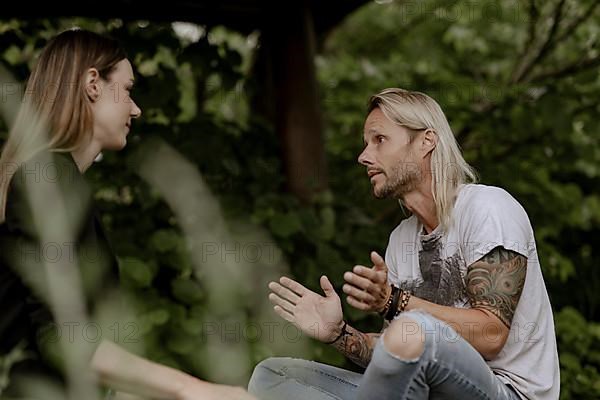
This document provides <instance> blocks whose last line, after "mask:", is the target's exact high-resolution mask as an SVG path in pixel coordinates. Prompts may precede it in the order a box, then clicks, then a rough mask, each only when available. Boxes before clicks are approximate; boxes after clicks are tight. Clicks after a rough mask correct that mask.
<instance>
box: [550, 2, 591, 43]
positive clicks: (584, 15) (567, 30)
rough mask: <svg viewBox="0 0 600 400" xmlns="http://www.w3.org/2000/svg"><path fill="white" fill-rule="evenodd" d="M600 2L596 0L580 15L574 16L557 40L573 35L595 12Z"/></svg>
mask: <svg viewBox="0 0 600 400" xmlns="http://www.w3.org/2000/svg"><path fill="white" fill-rule="evenodd" d="M599 4H600V0H595V1H594V2H593V3H592V4H590V6H589V7H588V8H587V9H586V10H585V11H584V12H583V13H582V14H581V15H579V16H578V17H576V18H574V19H573V20H572V21H571V23H570V24H569V25H567V27H566V28H565V30H564V31H563V32H562V33H561V34H560V35H559V36H557V37H556V42H557V43H558V42H561V41H563V40H564V39H566V38H568V37H569V36H571V34H572V33H573V32H574V31H575V29H577V28H578V27H579V26H580V25H581V24H582V23H583V22H584V21H585V20H586V19H588V18H589V17H591V16H592V14H594V11H595V9H596V7H598V5H599Z"/></svg>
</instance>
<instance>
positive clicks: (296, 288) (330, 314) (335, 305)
mask: <svg viewBox="0 0 600 400" xmlns="http://www.w3.org/2000/svg"><path fill="white" fill-rule="evenodd" d="M320 283H321V288H322V289H323V292H324V293H325V296H321V295H319V294H317V293H315V292H313V291H311V290H309V289H307V288H305V287H304V286H302V285H301V284H299V283H298V282H296V281H293V280H291V279H290V278H286V277H285V276H284V277H281V279H279V283H277V282H271V283H269V289H271V290H272V291H273V293H270V294H269V300H271V303H273V304H274V305H275V307H274V310H275V312H276V313H277V314H279V316H280V317H282V318H283V319H285V320H286V321H289V322H291V323H292V324H294V325H295V326H296V327H298V328H299V329H300V330H301V331H302V332H304V333H306V334H307V335H309V336H310V337H313V338H315V339H317V340H320V341H321V342H330V341H332V340H334V339H335V338H336V337H337V336H338V334H339V333H340V332H341V330H342V324H343V314H342V303H341V301H340V297H339V296H338V295H337V293H336V292H335V290H334V289H333V286H332V285H331V282H329V279H327V277H326V276H325V275H323V276H322V277H321V281H320Z"/></svg>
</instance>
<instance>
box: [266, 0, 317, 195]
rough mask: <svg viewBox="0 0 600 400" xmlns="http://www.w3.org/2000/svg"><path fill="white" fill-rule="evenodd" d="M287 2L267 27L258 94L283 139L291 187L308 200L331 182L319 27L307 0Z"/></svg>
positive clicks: (284, 157) (296, 193) (292, 190)
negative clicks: (261, 90) (320, 74)
mask: <svg viewBox="0 0 600 400" xmlns="http://www.w3.org/2000/svg"><path fill="white" fill-rule="evenodd" d="M281 4H282V5H281V6H278V7H279V8H278V9H277V10H275V11H274V12H273V13H272V14H271V15H272V16H271V17H270V21H269V23H268V26H266V27H265V28H264V29H263V31H262V37H261V47H262V48H261V53H260V55H259V57H260V58H262V59H259V60H257V62H258V63H259V66H258V68H259V70H260V71H261V74H262V81H263V83H262V86H263V88H264V89H265V91H264V93H259V94H258V95H259V96H260V97H262V99H261V102H262V109H263V110H264V111H265V113H266V114H267V116H270V117H271V120H272V121H273V122H274V124H275V129H276V130H277V132H278V134H279V137H280V140H281V144H282V152H283V154H282V157H283V160H284V165H285V171H286V177H287V182H288V190H289V191H290V192H292V193H294V194H295V195H296V196H298V197H299V198H300V199H302V200H304V201H306V200H309V199H310V198H311V196H312V195H313V194H315V193H316V192H318V191H320V190H322V189H324V188H326V187H327V165H326V161H325V149H324V142H323V132H322V119H321V106H320V96H319V93H318V85H317V80H316V71H315V65H314V57H315V47H316V44H315V31H314V25H313V18H312V14H311V10H310V8H309V6H308V5H307V3H305V2H303V1H290V2H286V3H283V2H282V3H281ZM263 95H264V97H263ZM269 103H271V104H269Z"/></svg>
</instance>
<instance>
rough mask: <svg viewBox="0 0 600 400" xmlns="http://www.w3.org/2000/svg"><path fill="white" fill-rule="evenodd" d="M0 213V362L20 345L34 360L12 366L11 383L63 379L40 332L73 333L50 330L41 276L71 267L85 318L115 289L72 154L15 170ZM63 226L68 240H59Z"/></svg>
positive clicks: (109, 255)
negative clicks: (24, 376)
mask: <svg viewBox="0 0 600 400" xmlns="http://www.w3.org/2000/svg"><path fill="white" fill-rule="evenodd" d="M6 168H9V167H6ZM4 171H6V169H4ZM5 214H6V218H5V222H4V223H3V224H0V356H3V355H5V354H7V353H8V352H10V351H11V350H12V349H13V348H14V347H15V346H16V345H17V344H19V343H25V345H26V349H27V352H28V354H30V355H31V357H30V358H29V359H28V360H25V361H22V362H20V363H18V364H16V365H15V366H14V367H13V369H11V377H12V376H13V375H14V376H18V375H19V374H21V373H39V374H43V375H46V376H50V377H53V378H61V377H62V373H61V372H60V371H58V370H57V368H56V367H55V366H53V365H51V364H50V363H48V362H47V359H46V358H45V357H44V353H45V350H44V348H45V344H44V343H43V338H42V336H43V335H40V333H41V332H42V331H43V329H44V328H47V327H48V326H52V327H53V329H55V330H57V331H56V332H61V333H62V334H63V335H65V334H68V330H69V329H73V328H69V326H64V327H61V326H60V324H54V325H51V324H53V320H54V318H53V313H52V312H51V311H50V307H49V306H48V297H47V294H46V293H47V292H46V291H47V280H46V279H45V278H44V277H45V276H46V272H45V271H46V270H47V271H48V273H50V274H52V273H55V274H60V273H61V271H62V270H64V268H65V265H66V266H69V265H70V266H71V267H73V266H74V267H75V271H78V272H79V277H80V281H81V283H82V286H83V293H84V297H85V302H86V304H85V311H86V312H87V313H88V316H89V315H90V313H93V311H94V305H95V304H96V303H97V301H98V300H99V299H101V297H102V296H103V294H104V295H106V293H107V290H108V289H110V288H114V287H116V285H117V282H118V267H117V262H116V259H115V257H114V255H113V252H112V251H111V249H110V246H109V244H108V241H107V239H106V236H105V234H104V231H103V229H102V227H101V225H100V223H99V220H98V218H97V217H96V215H95V212H94V206H93V196H92V190H91V188H90V187H89V185H88V184H87V183H86V182H85V179H84V178H83V176H82V175H81V173H80V172H79V170H78V168H77V165H76V164H75V161H74V160H73V158H72V157H71V154H70V153H49V152H43V153H40V154H39V155H37V156H35V157H33V158H32V159H31V160H29V161H27V162H26V163H24V164H22V165H20V166H19V168H18V169H17V171H16V173H15V174H14V176H13V178H12V180H11V183H10V187H9V191H8V194H7V203H6V213H5ZM44 221H45V222H44ZM61 226H62V227H67V228H68V229H67V230H68V231H69V232H70V235H69V236H61V235H60V232H61V231H63V230H61V229H60V227H61ZM40 232H44V234H41V233H40ZM66 237H70V238H71V239H70V240H65V238H66ZM71 270H73V268H72V269H71ZM55 276H60V275H55ZM74 332H75V334H78V332H77V331H74ZM79 334H81V332H79ZM23 341H24V342H23Z"/></svg>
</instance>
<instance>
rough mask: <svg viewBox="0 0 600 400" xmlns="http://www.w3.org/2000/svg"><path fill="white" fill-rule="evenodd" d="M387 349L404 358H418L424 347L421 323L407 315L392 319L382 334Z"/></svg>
mask: <svg viewBox="0 0 600 400" xmlns="http://www.w3.org/2000/svg"><path fill="white" fill-rule="evenodd" d="M383 344H384V346H385V348H386V350H387V351H389V352H390V353H391V354H393V355H394V356H397V357H400V358H402V359H405V360H413V359H416V358H419V357H420V356H421V354H423V351H424V349H425V335H424V334H423V330H422V327H421V324H420V323H419V322H418V321H417V320H415V319H412V318H411V317H409V316H400V317H399V318H398V319H396V320H394V321H392V323H391V324H390V326H389V327H388V328H387V329H386V331H385V334H384V335H383Z"/></svg>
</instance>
